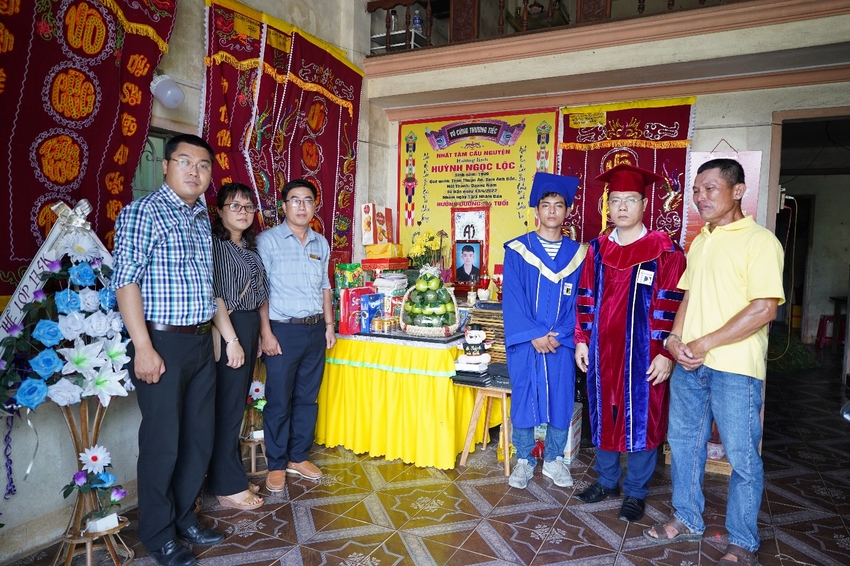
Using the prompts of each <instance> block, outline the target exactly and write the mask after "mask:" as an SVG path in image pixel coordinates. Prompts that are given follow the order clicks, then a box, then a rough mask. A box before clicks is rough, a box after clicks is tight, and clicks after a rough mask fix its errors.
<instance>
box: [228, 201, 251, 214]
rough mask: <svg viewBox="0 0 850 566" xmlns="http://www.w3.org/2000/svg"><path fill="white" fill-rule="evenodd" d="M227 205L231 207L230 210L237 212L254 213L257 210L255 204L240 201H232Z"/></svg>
mask: <svg viewBox="0 0 850 566" xmlns="http://www.w3.org/2000/svg"><path fill="white" fill-rule="evenodd" d="M225 206H226V207H227V208H229V209H230V212H236V213H237V214H238V213H240V212H247V213H248V214H254V213H255V212H257V207H256V206H254V205H253V204H239V203H238V202H231V203H228V204H226V205H225Z"/></svg>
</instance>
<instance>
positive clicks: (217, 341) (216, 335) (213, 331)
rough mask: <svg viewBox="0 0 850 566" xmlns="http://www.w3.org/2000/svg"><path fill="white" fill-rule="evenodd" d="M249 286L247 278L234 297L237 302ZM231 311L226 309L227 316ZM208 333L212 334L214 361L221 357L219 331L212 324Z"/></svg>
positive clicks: (249, 282)
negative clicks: (242, 287)
mask: <svg viewBox="0 0 850 566" xmlns="http://www.w3.org/2000/svg"><path fill="white" fill-rule="evenodd" d="M250 286H251V281H250V280H249V281H248V282H247V283H246V284H245V288H244V289H242V292H241V293H239V298H238V299H236V302H237V303H238V302H239V301H241V300H242V297H244V296H245V293H247V292H248V287H250ZM232 312H233V309H230V310H228V311H227V316H230V313H232ZM210 334H211V335H212V341H213V359H215V361H219V360H220V359H221V332H219V331H218V328H216V326H215V324H213V325H212V328H211V329H210Z"/></svg>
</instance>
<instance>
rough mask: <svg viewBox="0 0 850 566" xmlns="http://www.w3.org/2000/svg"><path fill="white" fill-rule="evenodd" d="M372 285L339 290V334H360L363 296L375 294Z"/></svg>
mask: <svg viewBox="0 0 850 566" xmlns="http://www.w3.org/2000/svg"><path fill="white" fill-rule="evenodd" d="M374 292H375V288H374V287H373V286H372V285H366V286H365V287H352V288H348V289H340V290H339V333H340V334H347V335H351V334H358V333H359V332H360V316H361V313H360V308H361V298H362V297H363V295H368V294H370V293H374Z"/></svg>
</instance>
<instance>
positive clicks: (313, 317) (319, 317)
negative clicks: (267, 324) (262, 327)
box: [272, 313, 324, 324]
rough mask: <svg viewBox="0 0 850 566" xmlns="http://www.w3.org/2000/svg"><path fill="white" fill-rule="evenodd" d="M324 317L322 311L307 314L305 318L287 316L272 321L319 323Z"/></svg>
mask: <svg viewBox="0 0 850 566" xmlns="http://www.w3.org/2000/svg"><path fill="white" fill-rule="evenodd" d="M322 318H324V317H323V315H322V313H319V314H312V315H310V316H305V317H304V318H287V319H286V320H272V322H278V323H280V324H319V323H320V322H321V321H322Z"/></svg>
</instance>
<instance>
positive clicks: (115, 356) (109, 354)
mask: <svg viewBox="0 0 850 566" xmlns="http://www.w3.org/2000/svg"><path fill="white" fill-rule="evenodd" d="M100 343H101V344H103V353H104V354H106V358H107V359H108V360H109V361H110V362H112V369H113V370H114V371H120V370H121V369H122V368H123V367H124V366H125V365H126V364H127V362H129V361H130V356H128V355H127V346H128V345H129V344H130V341H129V340H126V341H123V342H122V341H121V337H120V336H113V337H112V338H110V339H108V340H103V339H101V340H100Z"/></svg>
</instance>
